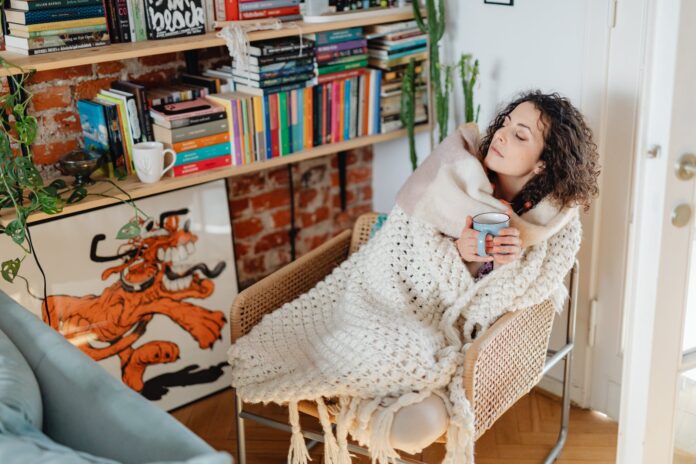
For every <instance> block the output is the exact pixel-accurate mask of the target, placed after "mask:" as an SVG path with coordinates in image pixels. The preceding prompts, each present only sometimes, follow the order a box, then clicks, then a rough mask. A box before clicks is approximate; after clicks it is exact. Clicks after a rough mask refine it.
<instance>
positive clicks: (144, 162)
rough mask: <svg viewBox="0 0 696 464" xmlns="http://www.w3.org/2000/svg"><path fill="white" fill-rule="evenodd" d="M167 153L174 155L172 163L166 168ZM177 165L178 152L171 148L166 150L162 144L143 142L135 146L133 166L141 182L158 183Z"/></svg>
mask: <svg viewBox="0 0 696 464" xmlns="http://www.w3.org/2000/svg"><path fill="white" fill-rule="evenodd" d="M167 153H171V154H172V162H171V163H169V165H168V166H167V167H166V168H165V167H164V156H165V155H166V154H167ZM175 163H176V152H175V151H174V150H172V149H171V148H166V149H165V148H164V145H163V144H162V142H141V143H136V144H135V145H133V164H135V173H136V174H137V175H138V179H140V182H143V183H146V184H152V183H153V182H157V181H158V180H160V178H161V177H162V176H163V175H164V174H165V173H166V172H167V171H169V170H170V169H171V168H173V167H174V164H175Z"/></svg>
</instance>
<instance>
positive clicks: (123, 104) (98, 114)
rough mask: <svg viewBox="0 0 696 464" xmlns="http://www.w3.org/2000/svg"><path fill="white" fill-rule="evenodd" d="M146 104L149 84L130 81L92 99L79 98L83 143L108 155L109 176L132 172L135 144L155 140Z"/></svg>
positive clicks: (112, 87) (88, 148)
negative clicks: (146, 87) (144, 85)
mask: <svg viewBox="0 0 696 464" xmlns="http://www.w3.org/2000/svg"><path fill="white" fill-rule="evenodd" d="M146 105H147V103H146V98H145V87H143V86H142V85H138V84H135V83H132V82H127V81H116V82H113V83H112V86H111V89H108V90H101V91H100V92H99V94H98V95H97V96H96V98H94V99H92V100H84V99H83V100H78V102H77V109H78V113H79V116H80V124H81V125H82V134H83V145H84V147H85V149H87V150H91V151H98V152H101V153H105V154H106V155H107V157H108V161H109V162H108V163H107V169H106V171H107V175H108V176H110V177H115V178H121V177H123V176H125V175H127V174H132V173H133V172H134V170H133V157H132V153H133V145H134V144H136V143H139V142H144V141H147V140H152V126H151V124H150V122H149V118H148V117H147V112H146Z"/></svg>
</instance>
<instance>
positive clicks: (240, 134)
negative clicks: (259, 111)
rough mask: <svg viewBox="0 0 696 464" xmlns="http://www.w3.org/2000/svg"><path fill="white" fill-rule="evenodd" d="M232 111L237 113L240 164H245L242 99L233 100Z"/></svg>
mask: <svg viewBox="0 0 696 464" xmlns="http://www.w3.org/2000/svg"><path fill="white" fill-rule="evenodd" d="M234 111H235V113H237V122H238V124H239V127H237V134H236V137H237V138H238V139H239V158H240V163H241V164H246V156H244V151H245V150H246V140H244V118H243V117H242V99H241V98H237V99H235V100H234Z"/></svg>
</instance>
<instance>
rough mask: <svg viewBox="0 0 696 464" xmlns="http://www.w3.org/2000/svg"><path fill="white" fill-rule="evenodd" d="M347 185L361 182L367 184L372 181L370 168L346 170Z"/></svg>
mask: <svg viewBox="0 0 696 464" xmlns="http://www.w3.org/2000/svg"><path fill="white" fill-rule="evenodd" d="M346 178H347V182H348V184H358V183H361V182H367V181H369V180H370V179H372V168H371V167H354V168H351V169H349V170H348V173H347V176H346Z"/></svg>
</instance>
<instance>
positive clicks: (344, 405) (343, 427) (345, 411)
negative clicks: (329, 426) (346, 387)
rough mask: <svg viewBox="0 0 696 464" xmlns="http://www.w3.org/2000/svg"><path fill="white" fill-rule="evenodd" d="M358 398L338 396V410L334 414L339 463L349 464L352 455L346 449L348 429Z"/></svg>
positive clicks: (351, 423) (353, 418)
mask: <svg viewBox="0 0 696 464" xmlns="http://www.w3.org/2000/svg"><path fill="white" fill-rule="evenodd" d="M358 404H359V401H358V400H351V399H350V398H349V397H347V396H342V397H341V398H339V407H340V409H339V411H338V412H337V413H336V414H335V415H336V441H337V442H338V462H339V464H351V462H352V461H351V457H352V455H351V454H350V452H349V451H348V430H349V429H350V428H351V427H352V425H353V421H354V420H355V415H356V412H357V409H358Z"/></svg>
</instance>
